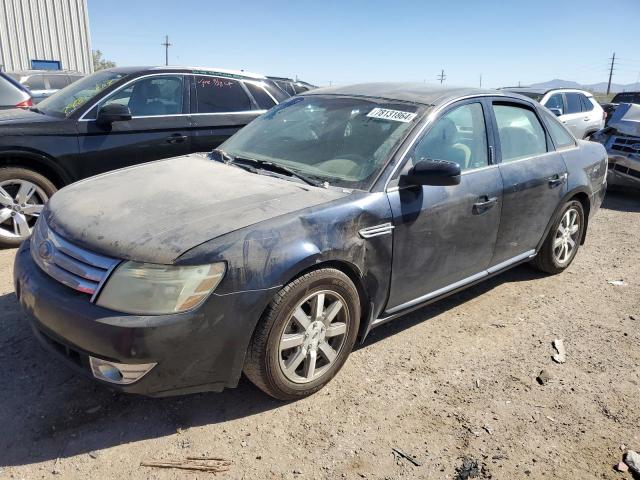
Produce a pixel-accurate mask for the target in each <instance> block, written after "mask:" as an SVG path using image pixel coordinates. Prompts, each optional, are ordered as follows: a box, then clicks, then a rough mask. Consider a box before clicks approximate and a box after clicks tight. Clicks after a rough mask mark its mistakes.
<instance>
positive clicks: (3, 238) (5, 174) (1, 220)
mask: <svg viewBox="0 0 640 480" xmlns="http://www.w3.org/2000/svg"><path fill="white" fill-rule="evenodd" d="M55 191H56V187H55V186H54V185H53V183H51V182H50V181H49V180H47V179H46V178H45V177H43V176H42V175H40V174H39V173H36V172H34V171H32V170H27V169H25V168H14V167H9V168H0V247H5V248H6V247H17V246H19V245H20V243H21V242H22V241H23V240H25V239H27V238H29V235H31V230H32V229H33V226H34V225H35V223H36V220H37V219H38V216H39V215H40V212H41V211H42V208H43V207H44V204H45V203H46V202H47V200H49V197H51V195H53V194H54V193H55Z"/></svg>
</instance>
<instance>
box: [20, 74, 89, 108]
mask: <svg viewBox="0 0 640 480" xmlns="http://www.w3.org/2000/svg"><path fill="white" fill-rule="evenodd" d="M8 75H9V76H10V77H12V78H14V79H15V80H16V81H17V82H19V83H20V84H21V85H24V86H25V87H27V88H28V89H29V91H30V92H31V96H32V97H33V102H34V103H38V102H40V101H41V100H44V99H45V98H47V97H48V96H50V95H52V94H54V93H56V92H57V91H58V90H61V89H63V88H64V87H66V86H67V85H69V84H71V83H73V82H75V81H76V80H79V79H81V78H82V77H83V76H84V75H83V74H82V73H79V72H73V71H67V70H26V71H22V72H10V73H8Z"/></svg>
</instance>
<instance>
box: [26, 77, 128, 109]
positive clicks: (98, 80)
mask: <svg viewBox="0 0 640 480" xmlns="http://www.w3.org/2000/svg"><path fill="white" fill-rule="evenodd" d="M124 76H125V74H124V73H117V72H112V71H108V70H102V71H100V72H96V73H94V74H92V75H89V76H88V77H84V78H82V79H80V80H78V81H76V82H73V83H72V84H70V85H68V86H66V87H65V88H63V89H62V90H59V91H57V92H56V93H54V94H53V95H51V96H50V97H49V98H46V99H45V100H43V101H42V102H40V103H39V104H38V109H39V110H41V111H42V112H44V113H46V114H48V115H53V116H56V117H68V116H69V115H71V114H72V113H73V112H74V111H75V110H76V109H77V108H78V107H80V106H82V105H84V104H85V103H86V102H87V101H88V100H90V99H91V98H93V97H94V96H95V95H96V94H97V93H98V92H101V91H102V90H104V89H105V88H107V87H109V86H110V85H111V84H112V83H114V82H116V81H118V80H119V79H121V78H122V77H124Z"/></svg>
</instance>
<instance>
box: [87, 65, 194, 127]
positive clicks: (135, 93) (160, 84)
mask: <svg viewBox="0 0 640 480" xmlns="http://www.w3.org/2000/svg"><path fill="white" fill-rule="evenodd" d="M182 82H183V77H182V76H178V75H168V76H166V77H164V76H153V77H146V78H141V79H140V80H137V81H135V82H133V83H131V84H130V85H128V86H127V87H125V88H123V89H121V90H118V91H117V92H115V93H114V94H113V95H111V96H109V97H108V98H107V99H106V100H104V101H103V102H102V103H101V104H100V105H99V107H98V108H102V107H104V106H105V105H109V104H111V103H120V104H122V105H126V106H127V107H129V110H130V111H131V115H132V116H134V117H149V116H156V115H175V114H179V113H182V99H183V88H182Z"/></svg>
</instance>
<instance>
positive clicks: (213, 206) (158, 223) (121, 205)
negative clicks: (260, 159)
mask: <svg viewBox="0 0 640 480" xmlns="http://www.w3.org/2000/svg"><path fill="white" fill-rule="evenodd" d="M345 195H347V194H346V193H344V192H342V191H340V190H338V189H324V188H316V187H312V186H308V185H305V184H300V183H296V182H292V181H288V180H285V179H280V178H274V177H271V176H266V175H258V174H255V173H250V172H247V171H245V170H243V169H239V168H236V167H232V166H228V165H223V164H220V163H216V162H213V161H211V160H208V159H206V158H203V157H202V156H200V155H186V156H183V157H176V158H172V159H168V160H161V161H157V162H152V163H149V164H145V165H141V166H137V167H133V168H127V169H123V170H119V171H114V172H111V173H107V174H103V175H99V176H97V177H93V178H90V179H88V180H84V181H82V182H78V183H76V184H73V185H70V186H68V187H66V188H64V189H62V190H61V191H59V192H58V193H56V194H55V195H54V196H53V197H52V198H51V200H50V202H49V205H48V207H47V208H46V209H45V212H44V218H45V219H46V221H47V223H48V224H49V226H50V227H51V228H52V229H53V230H55V231H56V232H57V233H58V234H60V235H62V236H63V237H65V238H66V239H67V240H68V241H70V242H72V243H76V244H77V245H79V246H82V247H84V248H87V249H89V250H92V251H95V252H97V253H101V254H104V255H109V256H112V257H116V258H122V259H127V260H136V261H141V262H152V263H161V264H171V263H174V261H175V260H176V259H177V258H178V257H179V256H180V255H181V254H182V253H184V252H185V251H187V250H189V249H191V248H193V247H195V246H197V245H199V244H201V243H203V242H206V241H208V240H211V239H214V238H217V237H220V236H222V235H225V234H227V233H230V232H232V231H235V230H238V229H240V228H244V227H247V226H250V225H253V224H256V223H259V222H262V221H264V220H268V219H270V218H274V217H277V216H280V215H285V214H288V213H292V212H295V211H297V210H300V209H303V208H307V207H311V206H315V205H319V204H321V203H325V202H328V201H331V200H334V199H336V198H340V197H343V196H345Z"/></svg>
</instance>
